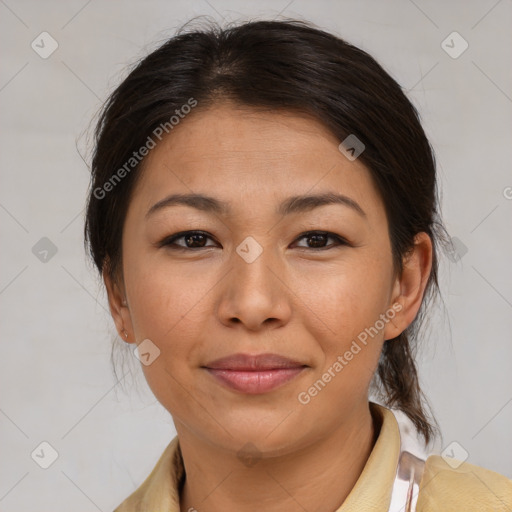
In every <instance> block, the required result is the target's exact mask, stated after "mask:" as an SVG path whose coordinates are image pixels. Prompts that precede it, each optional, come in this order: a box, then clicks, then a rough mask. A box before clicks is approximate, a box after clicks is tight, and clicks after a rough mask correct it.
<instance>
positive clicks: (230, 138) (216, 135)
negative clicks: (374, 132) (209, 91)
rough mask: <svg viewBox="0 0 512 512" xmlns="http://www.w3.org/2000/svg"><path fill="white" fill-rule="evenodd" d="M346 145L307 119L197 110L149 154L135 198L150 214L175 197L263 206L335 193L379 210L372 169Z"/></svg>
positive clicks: (228, 108) (227, 107) (227, 108)
mask: <svg viewBox="0 0 512 512" xmlns="http://www.w3.org/2000/svg"><path fill="white" fill-rule="evenodd" d="M339 142H340V141H339V140H338V139H337V138H336V137H335V136H334V134H332V132H330V131H329V130H328V129H327V128H326V127H325V126H324V125H323V124H322V123H321V122H320V121H318V120H316V119H314V118H313V117H312V116H308V115H307V114H298V113H295V112H285V111H279V112H278V111H263V110H261V109H252V108H247V107H238V106H234V105H232V104H229V103H224V104H219V105H215V106H213V107H211V108H209V109H207V110H200V109H197V110H195V111H194V112H193V113H192V114H190V115H189V116H188V117H185V118H184V119H183V120H182V121H181V122H180V124H178V125H177V126H175V127H174V128H173V130H172V131H171V132H170V134H169V135H167V136H166V137H165V138H163V140H162V141H161V142H160V143H159V144H158V145H157V146H156V147H155V148H154V149H153V150H151V152H150V153H149V154H148V156H147V157H146V160H145V162H144V166H143V171H142V176H141V179H140V181H139V183H138V185H137V188H138V190H137V193H136V194H135V195H136V196H137V197H139V198H140V199H141V203H143V204H144V206H145V207H148V208H149V207H150V206H151V204H153V203H154V202H156V201H158V200H159V199H161V198H162V196H163V195H165V194H168V193H171V192H173V191H175V190H178V191H180V192H184V193H190V192H196V193H209V194H210V195H211V194H213V193H215V195H216V196H217V197H219V199H221V200H223V199H224V200H226V201H229V202H231V198H233V197H234V196H236V197H239V198H241V197H244V198H246V199H252V200H256V199H258V200H259V202H260V203H261V202H264V201H266V200H267V199H272V200H280V199H282V198H284V197H288V196H291V195H300V194H306V193H313V192H325V191H327V190H332V191H337V192H339V193H343V194H351V195H352V197H353V199H355V200H356V201H358V202H359V201H362V202H367V203H368V202H370V203H371V202H373V203H380V198H379V196H378V193H377V191H376V189H375V187H374V186H373V182H372V179H371V175H370V172H369V171H368V169H367V168H366V167H365V166H364V165H363V164H362V162H361V161H359V160H355V161H349V160H348V159H347V158H346V157H345V156H344V155H343V154H342V153H341V152H340V151H339V149H338V146H339ZM150 203H151V204H150ZM376 206H377V207H378V206H380V205H379V204H377V205H376Z"/></svg>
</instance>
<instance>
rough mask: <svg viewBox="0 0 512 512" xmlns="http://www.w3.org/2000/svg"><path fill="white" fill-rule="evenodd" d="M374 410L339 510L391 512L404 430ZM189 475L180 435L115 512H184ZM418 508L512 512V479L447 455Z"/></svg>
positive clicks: (433, 462)
mask: <svg viewBox="0 0 512 512" xmlns="http://www.w3.org/2000/svg"><path fill="white" fill-rule="evenodd" d="M370 407H371V410H372V413H373V414H377V415H378V416H380V418H381V420H382V424H381V429H380V432H379V436H378V438H377V441H376V443H375V446H374V447H373V450H372V452H371V454H370V457H369V458H368V460H367V462H366V465H365V466H364V469H363V472H362V473H361V475H360V476H359V479H358V480H357V482H356V484H355V486H354V487H353V488H352V491H351V492H350V494H349V495H348V496H347V498H346V500H345V501H344V502H343V504H342V505H341V506H340V507H339V508H338V509H337V510H336V511H334V512H388V510H389V506H390V502H391V492H392V488H393V483H394V480H395V475H396V470H397V463H398V456H399V453H400V432H399V429H398V423H397V421H396V418H395V416H394V414H393V413H392V412H391V411H390V410H389V409H387V408H385V407H382V406H381V405H378V404H375V403H373V402H370ZM452 465H453V464H452ZM184 476H185V474H184V466H183V459H182V455H181V450H180V447H179V441H178V437H175V438H174V439H173V440H172V441H171V442H170V443H169V445H168V446H167V448H166V449H165V451H164V453H163V454H162V455H161V457H160V459H159V460H158V462H157V464H156V466H155V468H154V469H153V471H152V472H151V474H150V475H149V476H148V477H147V478H146V480H145V481H144V482H143V483H142V485H141V486H140V487H139V488H138V489H137V490H136V491H135V492H134V493H133V494H131V495H130V496H129V497H128V498H127V499H126V500H124V501H123V503H122V504H121V505H119V506H118V507H117V508H116V509H115V511H114V512H180V505H179V503H180V498H179V496H180V495H179V492H180V489H181V483H182V479H183V478H184ZM255 510H258V508H257V504H255ZM416 510H417V512H452V511H453V512H462V511H464V512H468V511H469V512H472V511H474V512H477V511H478V512H484V511H486V512H496V511H503V512H505V511H508V512H511V511H512V480H509V479H508V478H506V477H505V476H503V475H500V474H499V473H495V472H494V471H490V470H487V469H484V468H481V467H478V466H474V465H472V464H468V463H466V462H464V463H462V464H461V465H460V466H458V467H457V468H456V469H454V468H452V467H451V466H450V465H448V464H447V463H446V462H445V461H444V459H443V458H442V457H440V456H438V455H431V456H430V457H428V459H427V461H426V464H425V470H424V473H423V477H422V479H421V482H420V491H419V496H418V501H417V509H416ZM181 512H184V511H181ZM326 512H327V511H326Z"/></svg>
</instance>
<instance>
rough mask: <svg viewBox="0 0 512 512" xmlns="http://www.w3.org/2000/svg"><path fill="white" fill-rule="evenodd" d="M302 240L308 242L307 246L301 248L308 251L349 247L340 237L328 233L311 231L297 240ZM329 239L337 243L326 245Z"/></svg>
mask: <svg viewBox="0 0 512 512" xmlns="http://www.w3.org/2000/svg"><path fill="white" fill-rule="evenodd" d="M302 239H305V240H306V243H307V245H306V246H299V247H305V248H306V249H329V248H330V247H331V246H333V245H334V246H339V245H348V244H347V242H346V241H345V240H344V239H343V238H341V237H340V236H338V235H335V234H334V233H329V232H326V231H310V232H308V233H304V234H303V235H301V236H300V237H299V238H298V239H297V240H302ZM329 239H332V240H334V241H335V243H334V244H329V245H326V243H327V241H328V240H329Z"/></svg>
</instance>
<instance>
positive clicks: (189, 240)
mask: <svg viewBox="0 0 512 512" xmlns="http://www.w3.org/2000/svg"><path fill="white" fill-rule="evenodd" d="M208 239H210V240H212V238H211V237H210V236H209V235H208V234H207V233H204V232H203V231H183V232H182V233H177V234H175V235H172V236H170V237H167V238H165V239H164V240H162V242H160V244H159V246H160V247H170V248H171V249H202V248H206V247H213V246H212V245H206V242H207V240H208ZM179 240H183V241H184V243H176V242H177V241H179Z"/></svg>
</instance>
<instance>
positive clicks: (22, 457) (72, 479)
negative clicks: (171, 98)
mask: <svg viewBox="0 0 512 512" xmlns="http://www.w3.org/2000/svg"><path fill="white" fill-rule="evenodd" d="M0 15H1V21H0V38H1V44H2V48H4V51H3V57H2V60H1V61H0V66H1V67H0V108H1V112H2V132H1V151H0V159H1V172H2V177H1V183H2V185H1V189H0V230H1V231H0V234H1V237H2V245H1V251H2V255H1V259H2V263H1V266H0V305H1V326H2V345H1V347H2V357H1V358H0V371H1V373H0V389H1V390H2V391H1V401H0V436H1V444H2V464H1V467H0V509H1V510H2V511H4V512H20V511H30V512H33V511H34V510H52V511H53V512H60V511H69V510H70V509H72V510H73V511H75V512H82V511H83V512H85V511H91V510H101V511H105V512H106V511H109V510H112V509H113V508H114V507H115V506H116V505H118V504H119V503H120V501H121V500H122V499H124V498H125V497H127V496H128V494H130V493H131V492H132V491H133V490H134V489H135V488H136V487H137V486H138V485H140V483H141V482H142V480H143V479H144V478H145V477H146V476H147V475H148V474H149V472H150V471H151V469H152V468H153V466H154V464H155V462H156V460H157V458H158V457H159V456H160V454H161V453H162V451H163V449H164V448H165V446H166V445H167V443H168V442H169V441H170V439H171V438H172V437H173V436H174V432H175V431H174V427H173V424H172V420H171V418H170V416H169V415H168V413H167V412H166V411H165V410H164V409H163V408H162V407H161V406H160V405H159V404H158V403H157V402H156V400H155V398H154V397H153V395H152V394H151V392H150V391H149V390H148V388H147V385H146V384H145V381H144V378H143V376H142V372H141V370H140V368H138V367H137V365H138V364H140V363H139V362H138V361H136V360H135V363H136V364H134V365H132V366H127V367H126V368H130V367H133V369H134V370H133V372H128V373H127V374H124V376H123V375H122V372H121V373H120V374H119V377H121V383H119V382H118V381H117V380H116V378H115V377H114V375H113V373H112V370H111V367H110V360H109V359H110V347H111V338H112V337H113V336H114V335H115V331H114V329H113V322H112V321H111V318H110V316H109V314H108V312H107V310H106V307H107V305H106V299H105V293H104V291H103V289H102V288H101V286H100V283H99V281H98V279H97V277H96V275H95V273H94V270H93V269H92V267H91V266H90V265H89V264H88V263H87V260H86V257H85V255H84V252H83V249H82V230H83V208H84V201H85V196H86V189H87V186H88V182H89V176H88V170H87V165H86V163H85V162H84V161H83V160H82V158H81V156H80V155H79V154H78V152H77V149H76V146H78V148H79V149H80V151H81V152H82V154H83V155H84V157H85V160H86V161H87V157H88V155H89V151H90V143H89V142H88V140H87V137H86V130H87V128H88V127H89V122H90V120H91V119H92V117H93V116H94V114H95V113H96V112H97V110H98V108H99V106H100V104H101V102H102V101H103V100H104V99H105V98H106V97H107V94H108V93H109V92H111V91H112V89H113V88H114V87H115V86H116V85H117V84H118V83H119V81H120V80H121V79H122V78H123V77H124V76H125V73H126V69H127V65H129V64H132V63H133V62H135V61H136V60H137V59H138V58H140V57H142V56H144V55H146V54H147V53H148V52H149V51H150V50H152V49H154V48H155V47H156V46H157V45H158V44H159V43H160V42H162V41H163V40H164V39H165V38H166V37H170V36H171V35H173V33H174V31H175V29H176V28H177V27H179V26H180V25H181V24H182V23H183V22H185V21H186V20H188V19H190V18H191V17H193V16H197V15H207V16H211V17H213V18H214V19H216V20H219V21H222V20H223V19H225V20H226V21H232V20H248V19H254V18H275V17H278V16H282V17H299V18H303V19H306V20H310V21H312V22H314V23H316V24H317V25H319V26H320V27H321V28H324V29H326V30H328V31H331V32H333V33H335V34H337V35H339V36H341V37H344V38H346V39H347V40H348V41H350V42H352V43H354V44H356V45H357V46H360V47H362V48H363V49H365V50H367V51H368V52H370V53H371V54H372V55H373V56H374V57H375V58H376V59H377V60H378V61H379V62H380V63H381V64H383V65H384V67H385V68H386V69H387V70H388V71H389V72H390V73H391V74H392V75H393V76H394V77H395V78H396V79H397V80H398V81H399V83H400V84H401V85H402V86H403V87H404V88H405V89H406V90H407V91H408V94H409V97H410V99H411V100H412V101H413V103H414V104H415V105H416V106H417V107H418V109H419V111H420V113H421V116H422V120H423V123H424V127H425V129H426V131H427V134H428V136H429V138H430V140H431V142H432V144H433V146H434V149H435V151H436V155H437V160H438V164H439V177H440V183H441V187H442V194H443V195H442V209H443V215H444V219H445V222H446V225H447V227H448V231H449V232H450V235H451V236H452V237H455V238H456V239H457V240H455V246H456V252H455V253H453V254H449V255H448V257H445V258H444V261H443V264H442V271H441V283H442V294H443V299H444V303H445V306H446V309H445V310H443V309H442V308H438V309H437V310H436V312H435V316H434V318H433V320H432V322H431V325H432V328H431V329H430V331H429V332H428V333H427V334H428V335H427V336H425V340H424V349H423V350H422V352H421V354H420V372H421V378H422V382H423V386H424V389H425V391H426V393H427V394H428V396H429V397H430V401H431V403H432V405H433V409H434V412H435V413H436V415H437V418H438V420H439V423H440V424H441V426H442V432H443V435H444V439H443V443H442V445H441V446H440V450H443V449H445V448H447V447H449V450H454V452H455V453H456V454H458V455H460V454H464V453H465V452H467V454H468V461H469V462H471V463H473V464H477V465H480V466H484V467H487V468H489V469H492V470H495V471H498V472H500V473H502V474H505V475H507V476H508V477H509V478H512V457H511V454H512V441H511V437H510V432H511V431H512V429H511V425H512V357H511V356H512V344H511V335H510V333H511V331H512V315H511V312H512V310H511V308H512V272H511V270H510V261H511V253H512V237H511V236H510V234H511V230H510V225H511V220H512V219H511V217H512V199H511V198H512V188H510V187H512V174H511V172H510V169H511V159H512V158H511V150H510V147H511V144H510V141H511V140H512V138H511V135H512V133H511V132H512V129H511V128H512V127H511V112H512V99H511V96H512V76H511V66H510V63H511V62H512V55H511V53H512V44H511V43H512V41H511V39H512V37H511V33H510V27H511V26H512V24H511V21H512V19H511V18H512V5H511V1H510V0H501V1H496V0H488V1H487V0H486V1H472V2H467V1H450V2H446V1H440V0H439V1H430V2H427V1H420V0H415V1H414V2H413V1H412V0H395V1H368V0H366V1H336V2H335V1H327V0H323V1H322V0H315V1H313V2H307V1H304V0H294V1H293V0H292V1H289V0H283V1H275V2H271V1H261V2H258V3H256V2H254V3H253V2H248V1H243V2H242V1H238V2H237V1H227V0H211V1H208V2H207V1H206V0H197V1H191V2H186V3H185V2H178V1H167V2H165V1H150V2H142V1H137V2H136V1H125V2H120V1H103V2H101V1H99V0H92V1H84V0H77V1H69V2H56V1H45V2H37V1H35V0H33V1H15V0H5V1H3V0H0ZM44 31H46V32H48V33H49V34H50V35H51V36H52V37H53V38H54V39H55V40H56V41H57V43H58V45H59V46H58V48H57V50H56V51H55V52H54V53H53V54H52V55H50V56H49V57H47V58H42V57H41V56H40V55H39V54H38V53H36V51H34V49H33V48H32V47H31V43H32V41H35V43H37V44H39V46H40V47H41V46H42V43H41V42H40V41H41V37H39V35H40V34H41V33H42V32H44ZM453 31H457V32H458V33H459V34H460V35H461V36H462V37H463V38H464V39H465V40H466V41H467V42H468V44H469V47H468V49H467V50H466V51H465V52H464V53H462V54H461V55H460V56H458V58H452V57H451V56H450V55H448V53H447V52H446V51H445V49H443V46H442V42H443V40H445V39H446V38H447V36H448V35H449V34H451V33H452V32H453ZM44 37H47V36H44ZM449 41H450V39H448V42H449ZM448 44H450V45H451V46H453V48H452V50H451V51H452V52H454V51H459V50H460V49H461V48H462V47H461V41H460V40H459V41H457V40H454V42H453V43H451V42H449V43H448ZM44 46H45V51H47V50H48V49H49V48H50V41H49V39H45V43H44ZM39 51H40V52H41V51H43V49H42V48H40V49H39ZM44 237H47V238H48V239H49V240H50V241H51V243H52V244H53V245H54V246H55V247H56V249H57V252H56V253H55V254H54V255H52V252H51V247H50V246H49V243H48V241H47V240H43V241H40V240H41V239H42V238H44ZM36 244H39V245H36ZM34 246H35V249H33V248H34ZM49 248H50V252H48V253H44V250H49ZM466 251H467V252H466ZM41 259H42V260H43V261H41ZM133 359H134V358H133ZM123 371H124V370H123ZM121 384H124V385H125V388H126V390H125V389H124V388H123V386H122V385H121ZM43 441H46V442H48V443H50V445H51V446H53V447H54V449H55V450H56V451H57V452H58V455H59V456H58V458H57V460H56V461H55V462H54V463H53V464H52V465H51V466H50V467H49V468H48V469H42V468H41V467H40V466H39V465H38V464H36V462H35V461H34V460H33V458H32V457H31V453H32V452H33V451H34V450H35V449H36V448H38V447H39V445H40V443H41V442H43ZM453 442H456V443H457V444H455V445H453V444H451V443H453ZM461 450H465V452H463V451H461ZM43 452H44V456H43V455H42V453H43ZM43 452H41V448H40V447H39V448H38V451H37V450H36V453H39V454H40V458H39V460H42V459H43V458H44V457H48V456H49V453H50V452H49V450H48V449H46V451H45V449H44V447H43ZM34 458H36V459H37V457H35V456H34Z"/></svg>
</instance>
